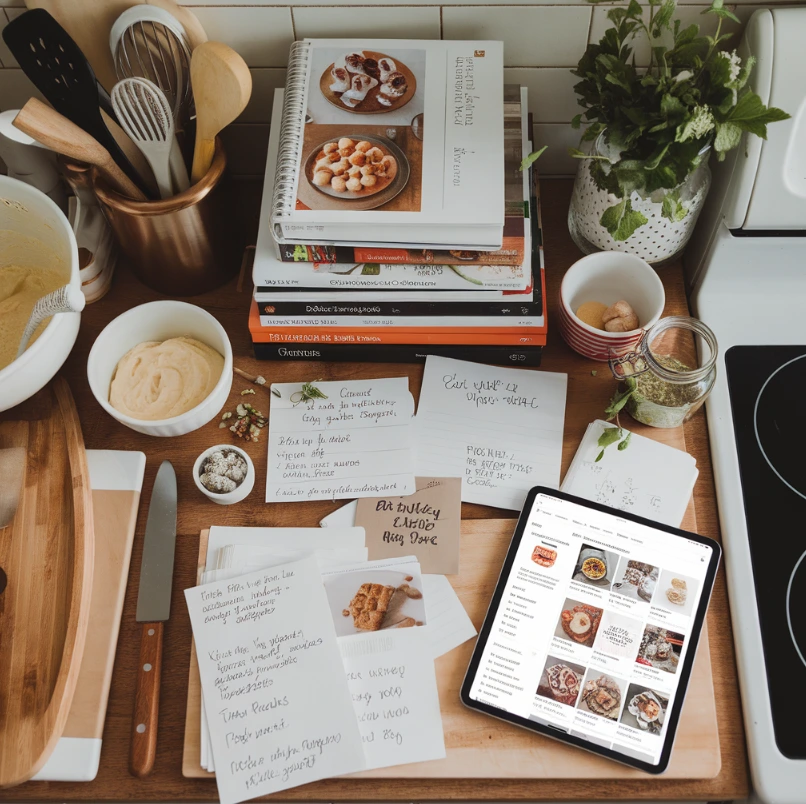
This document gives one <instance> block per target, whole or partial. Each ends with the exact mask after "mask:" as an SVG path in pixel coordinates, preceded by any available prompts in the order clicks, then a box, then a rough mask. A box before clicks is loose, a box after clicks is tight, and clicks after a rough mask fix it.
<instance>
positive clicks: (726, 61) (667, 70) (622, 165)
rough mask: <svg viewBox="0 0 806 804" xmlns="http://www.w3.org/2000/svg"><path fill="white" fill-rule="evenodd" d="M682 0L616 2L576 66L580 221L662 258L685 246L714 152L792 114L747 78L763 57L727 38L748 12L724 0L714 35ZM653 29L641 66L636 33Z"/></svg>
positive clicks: (717, 8) (582, 230)
mask: <svg viewBox="0 0 806 804" xmlns="http://www.w3.org/2000/svg"><path fill="white" fill-rule="evenodd" d="M592 2H596V0H592ZM675 9H676V2H675V0H649V7H648V14H647V15H646V18H645V16H644V13H643V11H644V9H643V7H642V5H641V4H640V3H639V2H638V0H630V2H629V4H628V5H627V6H626V7H615V8H612V9H610V11H608V14H607V16H608V18H609V20H610V22H611V23H612V27H611V28H609V29H608V30H607V31H606V32H605V35H604V36H603V37H602V39H601V40H600V41H599V43H598V44H590V45H588V47H587V50H586V51H585V54H584V55H583V56H582V58H581V59H580V61H579V65H578V67H577V68H576V70H574V71H573V72H574V74H575V75H577V76H578V77H579V78H580V81H579V83H578V84H577V85H576V86H575V88H574V89H575V91H576V93H577V94H578V96H579V104H580V106H582V107H583V109H584V111H583V112H581V113H580V114H579V115H577V116H576V118H575V119H574V121H573V123H572V125H573V126H574V127H575V128H579V127H580V126H583V125H584V126H586V128H585V131H584V133H583V134H582V138H581V142H580V149H572V150H571V153H572V156H574V157H577V158H579V159H580V160H582V163H581V164H580V167H579V170H578V172H577V178H576V182H575V186H574V194H573V197H572V201H571V208H570V211H569V227H570V230H571V234H572V236H573V238H574V240H575V242H576V243H577V245H578V246H579V247H580V248H581V249H582V250H583V251H585V252H587V253H590V252H592V251H597V250H620V251H630V252H632V253H634V254H637V255H638V256H640V257H643V258H644V259H645V260H647V261H648V262H651V263H654V264H658V263H661V262H664V261H666V260H668V259H671V258H672V257H673V256H674V255H675V254H677V253H679V252H680V251H681V250H682V249H683V247H684V246H685V244H686V242H687V241H688V238H689V237H690V235H691V232H692V230H693V227H694V224H695V222H696V220H697V215H698V214H699V211H700V208H701V206H702V203H703V201H704V200H705V196H706V194H707V192H708V187H709V186H710V171H709V169H708V160H709V157H710V154H711V152H712V151H713V152H714V153H715V154H716V158H717V159H719V160H723V159H724V158H725V154H726V153H727V152H728V151H730V150H732V149H734V148H736V147H737V146H738V145H739V143H740V141H741V139H742V136H743V134H744V133H745V132H747V133H748V134H751V135H756V136H759V137H763V138H766V135H767V125H768V124H769V123H774V122H776V121H778V120H785V119H786V118H788V117H789V115H788V114H787V113H786V112H784V111H782V110H781V109H776V108H774V107H767V106H765V105H764V103H763V102H762V100H761V98H760V97H759V96H758V95H757V94H756V93H755V92H753V91H752V90H751V89H750V87H749V86H748V85H747V82H748V78H749V77H750V73H751V71H752V69H753V65H754V63H755V59H754V58H753V57H752V56H751V57H749V58H747V59H745V60H744V61H743V60H742V59H741V58H740V57H739V56H738V55H737V53H736V51H735V50H734V51H732V52H728V51H725V50H723V49H722V47H723V46H724V43H725V42H726V40H727V39H728V38H729V37H730V36H731V34H729V33H723V32H722V26H723V22H724V20H726V19H732V20H735V21H737V22H738V19H737V18H736V17H735V16H734V15H733V14H732V13H731V12H730V11H729V10H728V9H727V8H725V7H724V5H723V0H712V3H711V6H710V7H709V8H707V9H705V11H704V12H703V13H704V14H709V15H715V16H716V17H717V26H716V32H715V33H714V35H713V36H702V35H700V31H699V26H698V25H689V26H687V27H683V26H682V25H681V23H680V20H678V19H674V15H675ZM637 37H646V38H647V39H648V40H649V44H650V53H651V56H650V62H649V66H648V67H647V68H646V69H642V68H640V67H638V66H637V65H636V63H635V59H634V56H633V48H632V43H633V42H634V40H635V39H636V38H637Z"/></svg>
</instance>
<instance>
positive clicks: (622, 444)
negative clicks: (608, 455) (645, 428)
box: [618, 432, 632, 452]
mask: <svg viewBox="0 0 806 804" xmlns="http://www.w3.org/2000/svg"><path fill="white" fill-rule="evenodd" d="M631 438H632V432H630V433H627V437H626V438H625V439H624V440H623V441H621V442H620V443H619V445H618V450H619V452H623V451H624V450H625V449H627V447H629V446H630V439H631Z"/></svg>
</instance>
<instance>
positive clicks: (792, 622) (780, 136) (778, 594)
mask: <svg viewBox="0 0 806 804" xmlns="http://www.w3.org/2000/svg"><path fill="white" fill-rule="evenodd" d="M804 42H806V8H786V9H780V8H776V9H774V10H772V11H770V10H762V11H759V12H756V14H755V15H754V16H753V17H752V18H751V21H750V23H748V27H747V31H746V34H745V40H744V42H743V43H742V48H741V49H740V54H741V55H742V56H746V55H747V54H748V53H753V54H754V55H756V56H757V57H758V65H757V67H756V72H755V75H754V79H753V83H754V85H755V86H754V88H755V90H756V91H757V92H758V93H759V95H761V97H762V99H763V100H764V101H765V102H766V103H768V104H771V105H774V106H779V107H781V108H783V109H786V111H788V112H790V113H791V114H792V120H788V121H786V122H784V123H776V124H774V125H772V126H770V127H769V130H768V131H769V134H768V136H769V139H768V140H767V141H766V142H762V141H761V140H759V139H758V138H752V139H749V140H748V141H747V142H746V143H744V144H743V145H742V146H740V147H739V148H738V149H737V151H736V152H734V157H733V160H732V161H728V162H726V163H725V164H723V165H722V166H720V168H721V170H719V171H715V173H714V183H713V186H712V191H711V196H710V197H709V205H708V208H707V209H706V210H705V212H704V213H703V216H702V217H701V219H700V222H699V224H698V227H697V231H696V233H695V236H694V238H693V239H692V241H691V245H690V247H689V251H687V253H686V258H685V259H686V267H687V274H688V276H689V279H690V283H691V285H692V288H693V289H692V294H691V303H692V308H693V312H694V314H695V315H696V316H697V317H699V318H700V319H702V320H703V321H704V322H705V323H706V324H708V326H710V327H711V329H713V330H714V333H715V334H716V337H717V340H718V342H719V349H720V358H719V364H718V376H717V381H716V384H715V386H714V390H713V392H712V393H711V396H710V398H709V400H708V402H707V407H706V410H707V415H708V426H709V433H710V439H711V454H712V459H713V464H714V475H715V480H716V489H717V500H718V505H719V515H720V522H721V528H722V539H723V545H724V550H725V553H724V556H725V557H724V560H725V568H726V572H727V579H728V593H729V596H730V605H731V617H732V621H733V633H734V640H735V643H736V651H737V663H738V669H739V682H740V686H741V694H742V705H743V710H744V719H745V731H746V734H747V741H748V749H749V754H750V768H751V773H752V777H753V784H754V787H755V789H756V793H757V795H758V796H759V798H760V799H761V800H762V801H764V802H766V804H803V802H806V699H804V697H803V696H802V692H801V691H802V690H803V689H806V417H804V414H805V413H806V88H804V85H803V76H804V75H806V48H804Z"/></svg>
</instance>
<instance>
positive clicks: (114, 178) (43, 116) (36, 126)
mask: <svg viewBox="0 0 806 804" xmlns="http://www.w3.org/2000/svg"><path fill="white" fill-rule="evenodd" d="M14 125H15V126H16V127H17V128H18V129H19V130H20V131H24V132H25V133H26V134H28V135H29V136H31V137H33V138H34V139H35V140H36V141H37V142H41V143H42V145H45V146H47V147H48V148H50V149H51V150H53V151H56V152H58V153H60V154H64V155H65V156H69V157H71V158H72V159H77V160H78V161H79V162H87V163H88V164H90V165H95V166H96V167H97V168H98V169H99V170H100V171H101V173H102V174H103V175H104V176H105V177H106V178H107V180H108V181H109V182H110V183H112V184H113V185H114V186H115V187H117V188H118V189H119V190H120V192H122V193H123V194H124V195H126V196H129V197H131V198H134V199H136V200H138V201H145V200H146V196H145V193H143V192H142V191H141V190H140V188H139V187H138V186H137V185H136V184H134V183H133V182H132V181H131V180H130V179H129V177H128V176H127V175H126V174H125V173H124V172H123V171H122V170H121V169H120V167H118V164H117V163H116V162H115V160H114V159H112V156H111V155H110V153H109V151H107V149H106V148H105V147H104V146H103V145H101V143H99V142H98V140H96V139H94V138H93V137H92V135H90V134H88V133H87V132H86V131H84V130H83V129H82V128H80V127H79V126H77V125H75V124H74V123H72V122H71V121H70V120H68V119H67V118H66V117H64V116H63V115H61V114H59V113H58V112H57V111H55V110H53V109H51V108H50V107H49V106H46V105H45V104H44V103H42V101H40V100H37V99H36V98H31V99H30V100H29V101H28V102H27V103H26V104H25V106H23V107H22V109H20V113H19V114H18V115H17V116H16V117H15V118H14Z"/></svg>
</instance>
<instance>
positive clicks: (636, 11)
mask: <svg viewBox="0 0 806 804" xmlns="http://www.w3.org/2000/svg"><path fill="white" fill-rule="evenodd" d="M643 13H644V12H643V9H642V8H641V4H640V3H639V2H638V0H630V3H629V5H628V6H627V16H628V17H632V18H633V19H636V20H639V19H641V18H642V16H643Z"/></svg>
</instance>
